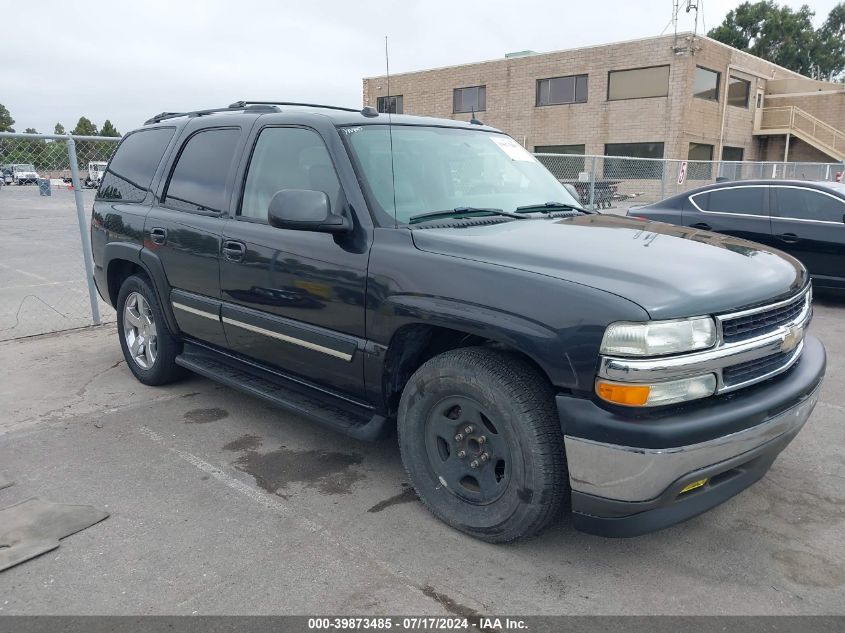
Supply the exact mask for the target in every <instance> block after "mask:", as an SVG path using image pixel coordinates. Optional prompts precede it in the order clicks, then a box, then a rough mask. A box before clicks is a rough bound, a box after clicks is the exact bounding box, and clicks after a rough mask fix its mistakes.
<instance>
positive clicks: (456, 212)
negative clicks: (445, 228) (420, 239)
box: [408, 207, 528, 224]
mask: <svg viewBox="0 0 845 633" xmlns="http://www.w3.org/2000/svg"><path fill="white" fill-rule="evenodd" d="M476 215H501V216H504V217H507V218H516V219H517V220H527V219H528V218H526V217H525V216H524V215H519V214H517V213H510V212H509V211H504V210H503V209H494V208H492V207H491V208H485V207H455V208H454V209H447V210H445V211H429V212H428V213H420V214H418V215H412V216H411V218H410V219H409V220H408V224H416V223H417V222H425V221H427V220H437V219H438V218H452V217H455V216H462V217H464V216H465V217H473V216H476Z"/></svg>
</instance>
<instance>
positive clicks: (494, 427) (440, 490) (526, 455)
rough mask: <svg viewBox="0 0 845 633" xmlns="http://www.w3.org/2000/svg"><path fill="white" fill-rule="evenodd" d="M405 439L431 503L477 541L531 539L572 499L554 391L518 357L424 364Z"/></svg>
mask: <svg viewBox="0 0 845 633" xmlns="http://www.w3.org/2000/svg"><path fill="white" fill-rule="evenodd" d="M398 435H399V448H400V451H401V454H402V461H403V463H404V464H405V469H406V471H407V473H408V478H409V480H410V482H411V484H412V485H413V486H414V488H415V490H416V491H417V494H418V495H419V497H420V499H421V500H422V502H423V503H424V504H425V505H426V507H428V509H429V510H431V512H432V513H433V514H434V515H435V516H437V517H438V518H439V519H441V520H442V521H444V522H445V523H447V524H449V525H451V526H452V527H454V528H456V529H458V530H461V531H462V532H466V533H467V534H470V535H472V536H474V537H476V538H479V539H482V540H485V541H488V542H491V543H503V542H508V541H513V540H516V539H520V538H526V537H532V536H534V535H536V534H538V533H539V532H540V531H541V530H542V529H543V528H545V527H546V526H547V525H548V524H549V523H551V522H552V521H553V520H554V519H555V518H557V517H558V516H559V514H560V512H561V510H562V507H563V505H564V503H565V501H566V500H567V499H568V498H569V478H568V474H567V470H566V456H565V451H564V444H563V434H562V432H561V429H560V423H559V421H558V417H557V414H556V411H555V406H554V393H553V391H552V388H551V385H550V384H549V383H548V381H547V380H546V379H545V377H544V376H542V375H541V374H540V373H539V372H538V371H537V370H536V369H535V368H534V367H533V366H532V365H531V364H529V363H528V362H527V361H525V360H524V359H522V358H521V357H519V356H517V355H514V354H508V353H504V352H499V351H495V350H489V349H485V348H480V347H470V348H463V349H458V350H453V351H449V352H446V353H444V354H441V355H439V356H436V357H434V358H432V359H431V360H429V361H428V362H426V363H425V364H423V365H422V367H420V368H419V369H418V370H417V371H416V372H415V373H414V375H413V376H411V378H410V380H409V381H408V384H407V385H406V387H405V389H404V391H403V393H402V398H401V400H400V403H399V413H398Z"/></svg>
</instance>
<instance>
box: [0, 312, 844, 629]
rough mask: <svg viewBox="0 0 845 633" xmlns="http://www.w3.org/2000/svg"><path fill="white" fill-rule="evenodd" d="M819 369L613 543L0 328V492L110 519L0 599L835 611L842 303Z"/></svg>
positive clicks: (133, 604) (21, 608)
mask: <svg viewBox="0 0 845 633" xmlns="http://www.w3.org/2000/svg"><path fill="white" fill-rule="evenodd" d="M812 330H813V331H814V332H815V333H816V334H817V335H819V336H820V337H821V338H822V339H823V340H824V342H825V344H826V346H827V349H828V354H829V369H828V377H827V381H826V383H825V386H824V388H823V392H822V398H821V402H820V404H819V405H818V407H817V408H816V411H815V413H814V414H813V416H812V417H811V419H810V421H809V423H808V425H807V426H806V427H805V429H804V430H803V431H802V433H801V434H800V435H799V436H798V438H797V439H796V440H795V441H794V442H793V444H792V445H790V447H789V448H788V449H787V450H786V451H785V453H784V454H783V455H782V456H781V457H780V458H779V459H778V461H777V462H776V463H775V465H774V467H773V469H772V470H771V471H770V473H769V474H768V475H767V476H766V477H765V478H764V479H763V480H762V481H760V482H759V483H757V484H756V485H755V486H753V487H752V488H751V489H749V490H747V491H745V492H743V493H742V494H740V495H739V496H738V497H736V498H734V499H733V500H731V501H729V502H727V503H726V504H724V505H722V506H720V507H718V508H716V509H715V510H713V511H711V512H708V513H706V514H704V515H702V516H700V517H697V518H695V519H693V520H691V521H689V522H687V523H685V524H682V525H679V526H676V527H673V528H670V529H667V530H664V531H662V532H659V533H656V534H652V535H648V536H644V537H640V538H636V539H629V540H609V539H602V538H598V537H592V536H587V535H583V534H579V533H577V532H575V531H574V530H573V529H572V527H571V524H570V522H569V521H568V520H566V519H564V520H563V521H562V523H561V524H560V525H557V526H555V527H553V528H552V529H550V530H548V531H547V532H546V533H544V534H543V535H541V537H539V538H537V539H535V540H533V541H529V542H525V543H519V544H516V545H509V546H495V545H488V544H486V543H481V542H478V541H475V540H473V539H471V538H469V537H466V536H464V535H462V534H460V533H458V532H455V531H453V530H451V529H450V528H448V527H446V526H445V525H443V524H442V523H439V522H438V521H437V520H435V519H434V518H433V517H432V516H430V515H429V514H428V512H426V511H425V509H424V508H423V507H422V506H421V505H420V504H419V502H417V501H416V500H415V499H414V497H413V495H412V494H411V493H409V492H408V491H407V487H406V484H405V481H406V480H405V476H404V473H403V470H402V466H401V463H400V461H399V457H398V451H397V448H396V443H395V438H390V439H386V440H384V441H381V442H379V443H376V444H365V443H361V442H356V441H354V440H351V439H348V438H346V437H343V436H339V435H336V434H334V433H331V432H328V431H325V430H323V429H321V428H319V427H317V426H314V425H312V424H310V423H308V422H305V421H303V420H300V419H297V418H296V417H293V416H290V415H288V414H286V413H284V412H280V411H278V410H276V409H272V408H270V407H267V406H265V405H264V404H263V403H261V402H259V401H257V400H255V399H253V398H250V397H248V396H245V395H241V394H239V393H237V392H235V391H232V390H230V389H227V388H224V387H221V386H219V385H216V384H215V383H212V382H210V381H207V380H204V379H200V378H198V377H191V378H187V379H186V380H185V381H183V382H181V383H178V384H175V385H171V386H168V387H165V388H149V387H145V386H143V385H141V384H140V383H138V382H136V381H135V379H134V378H133V377H132V376H131V374H130V372H129V371H128V369H127V368H126V365H125V363H124V362H123V360H122V357H121V354H120V350H119V346H118V344H117V340H116V333H115V331H114V328H113V327H111V326H106V327H103V328H98V329H89V330H81V331H76V332H69V333H64V334H56V335H49V336H43V337H36V338H31V339H27V340H18V341H7V342H3V343H0V360H2V362H0V368H2V369H0V411H2V412H3V414H2V415H0V471H2V472H3V474H5V475H6V476H8V477H11V478H12V479H14V480H15V481H16V484H15V485H14V486H12V487H11V488H7V489H5V490H2V491H0V507H5V506H7V505H11V504H12V503H15V502H17V501H20V500H22V499H25V498H28V497H31V496H38V497H41V498H44V499H47V500H51V501H57V502H65V503H80V504H94V505H97V506H100V507H104V508H106V509H107V510H108V511H109V512H110V513H111V516H110V518H108V519H107V520H105V521H103V522H102V523H99V524H97V525H94V526H93V527H91V528H88V529H86V530H84V531H82V532H80V533H78V534H75V535H73V536H70V537H68V538H67V539H65V540H64V541H63V542H62V544H61V546H60V547H59V549H57V550H55V551H53V552H50V553H47V554H45V555H43V556H40V557H39V558H37V559H34V560H32V561H29V562H26V563H24V564H21V565H19V566H17V567H13V568H11V569H9V570H7V571H5V572H3V573H0V613H3V614H12V613H15V614H17V613H29V614H42V613H76V614H88V613H120V614H125V613H130V614H162V613H174V614H191V613H202V614H220V613H231V614H250V613H255V614H264V613H299V614H313V613H335V614H338V613H342V614H353V613H358V614H360V613H383V614H387V613H394V614H395V613H405V614H409V613H414V614H424V613H425V614H429V613H431V614H437V613H456V612H457V613H465V614H470V613H473V612H474V611H478V612H482V613H496V614H511V613H522V614H563V613H565V614H597V613H602V614H621V613H625V614H661V613H665V614H810V613H825V614H842V613H845V600H843V595H845V540H843V538H842V534H843V533H845V492H843V490H842V488H843V482H845V450H843V447H845V423H843V419H845V389H843V387H844V386H845V385H844V384H843V378H842V376H843V375H845V372H844V371H843V370H845V367H844V366H843V364H845V362H843V358H845V355H844V354H843V352H845V300H843V299H834V298H824V297H822V298H820V299H819V300H818V301H817V306H816V318H815V321H814V324H813V326H812Z"/></svg>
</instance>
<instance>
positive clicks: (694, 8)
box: [661, 0, 703, 55]
mask: <svg viewBox="0 0 845 633" xmlns="http://www.w3.org/2000/svg"><path fill="white" fill-rule="evenodd" d="M682 2H683V7H684V13H693V30H692V35H684V36H682V37H678V16H679V15H680V13H681V3H682ZM702 2H703V0H672V19H671V20H670V21H669V24H667V25H666V28H664V29H663V32H664V33H665V32H666V29H668V28H669V26H672V30H673V32H674V40H673V44H672V49H673V50H674V51H675V55H695V54H696V53H697V52H698V51H699V50H701V47H700V46H697V45H696V42H697V40H698V7H699V5H700V4H701V3H702ZM661 35H662V33H661Z"/></svg>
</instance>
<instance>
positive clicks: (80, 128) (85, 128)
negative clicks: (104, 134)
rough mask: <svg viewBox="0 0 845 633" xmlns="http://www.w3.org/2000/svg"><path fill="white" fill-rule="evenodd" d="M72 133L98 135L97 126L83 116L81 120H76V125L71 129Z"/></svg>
mask: <svg viewBox="0 0 845 633" xmlns="http://www.w3.org/2000/svg"><path fill="white" fill-rule="evenodd" d="M70 133H71V134H75V135H77V136H97V135H98V132H97V126H96V125H94V124H93V123H91V121H90V120H89V119H88V118H86V117H84V116H81V117H79V121H77V122H76V127H75V128H73V129H72V130H71V131H70Z"/></svg>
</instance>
